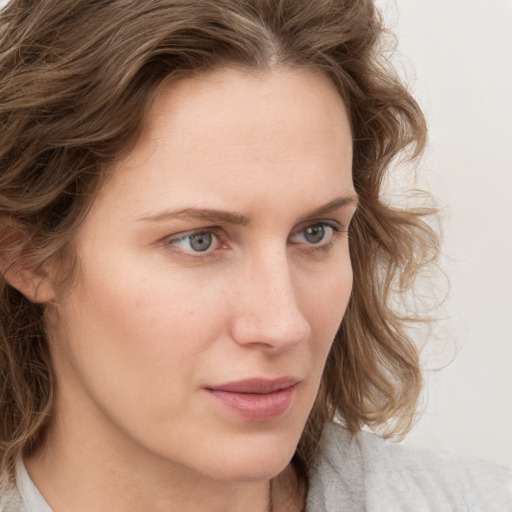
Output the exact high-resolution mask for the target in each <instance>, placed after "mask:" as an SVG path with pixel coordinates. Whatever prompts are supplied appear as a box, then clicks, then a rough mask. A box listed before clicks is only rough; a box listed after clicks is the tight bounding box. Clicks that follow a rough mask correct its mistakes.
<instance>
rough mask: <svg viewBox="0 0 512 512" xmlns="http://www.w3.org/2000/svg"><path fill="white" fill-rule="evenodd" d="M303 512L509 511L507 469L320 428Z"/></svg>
mask: <svg viewBox="0 0 512 512" xmlns="http://www.w3.org/2000/svg"><path fill="white" fill-rule="evenodd" d="M306 510H307V512H345V511H350V512H362V511H366V512H388V511H393V512H400V511H404V512H406V511H407V512H424V511H425V512H426V511H435V512H445V511H446V512H448V511H450V512H459V511H460V512H463V511H464V512H467V511H469V512H493V511H496V512H512V471H511V470H510V469H508V468H505V467H501V466H497V465H495V464H492V463H489V462H485V461H481V460H478V459H472V458H470V457H464V456H460V455H454V454H449V453H442V452H437V451H433V450H423V449H417V448H411V447H407V446H403V445H399V444H394V443H390V442H387V441H384V440H383V439H381V438H380V437H377V436H376V435H374V434H370V433H367V432H360V433H358V434H355V435H352V434H350V433H349V432H348V431H347V430H345V429H344V428H342V427H340V426H339V425H334V424H331V425H328V426H327V427H326V429H325V431H324V435H323V437H322V441H321V445H320V453H319V456H318V458H317V463H316V466H315V468H314V469H313V471H312V474H311V479H310V486H309V492H308V497H307V503H306Z"/></svg>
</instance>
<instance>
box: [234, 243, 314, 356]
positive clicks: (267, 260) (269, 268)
mask: <svg viewBox="0 0 512 512" xmlns="http://www.w3.org/2000/svg"><path fill="white" fill-rule="evenodd" d="M295 281H296V279H295V280H294V278H293V276H292V274H291V272H290V269H289V264H288V260H287V257H286V254H279V255H276V254H275V253H274V254H272V255H271V256H269V257H260V258H255V259H254V260H253V261H251V262H250V264H247V266H246V267H245V269H244V271H243V272H242V277H241V279H240V280H239V281H238V283H237V293H236V294H235V305H234V311H235V315H234V318H233V322H232V332H231V335H232V338H233V340H234V341H235V342H236V343H238V344H240V345H257V346H260V347H262V348H265V349H267V350H272V351H273V352H285V351H288V350H291V349H293V348H294V347H295V346H296V345H298V344H299V343H300V342H301V341H303V340H305V339H307V337H308V336H309V335H310V333H311V326H310V323H309V321H308V320H307V318H306V317H305V316H304V314H303V312H302V311H301V309H300V304H299V302H298V300H297V299H298V296H297V295H298V287H297V283H296V282H295Z"/></svg>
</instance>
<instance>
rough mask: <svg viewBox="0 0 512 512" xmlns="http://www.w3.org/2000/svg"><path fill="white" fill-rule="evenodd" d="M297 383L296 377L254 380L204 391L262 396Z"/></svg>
mask: <svg viewBox="0 0 512 512" xmlns="http://www.w3.org/2000/svg"><path fill="white" fill-rule="evenodd" d="M298 382H299V379H297V378H296V377H280V378H278V379H262V378H254V379H244V380H239V381H233V382H227V383H225V384H220V385H218V386H217V385H216V386H207V387H206V389H209V390H213V391H225V392H229V393H254V394H261V395H264V394H269V393H274V392H276V391H279V390H281V389H286V388H289V387H291V386H294V385H295V384H297V383H298Z"/></svg>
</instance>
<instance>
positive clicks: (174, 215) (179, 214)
mask: <svg viewBox="0 0 512 512" xmlns="http://www.w3.org/2000/svg"><path fill="white" fill-rule="evenodd" d="M357 203H358V198H357V195H348V196H343V197H337V198H335V199H333V200H332V201H329V202H328V203H326V204H324V205H322V206H320V207H319V208H316V209H315V210H313V211H311V212H309V213H307V214H306V215H304V216H303V217H302V218H301V219H300V221H303V220H306V219H308V218H311V217H318V216H321V215H325V214H327V213H330V212H333V211H335V210H338V209H340V208H344V207H346V206H354V207H357ZM175 219H178V220H191V219H192V220H201V221H205V222H211V223H212V224H234V225H238V226H247V225H248V224H250V222H251V219H250V218H249V217H247V216H245V215H242V214H240V213H236V212H229V211H225V210H217V209H212V208H182V209H179V210H165V211H163V212H159V213H156V214H154V215H147V216H144V217H140V218H139V219H137V220H138V221H145V222H162V221H169V220H175Z"/></svg>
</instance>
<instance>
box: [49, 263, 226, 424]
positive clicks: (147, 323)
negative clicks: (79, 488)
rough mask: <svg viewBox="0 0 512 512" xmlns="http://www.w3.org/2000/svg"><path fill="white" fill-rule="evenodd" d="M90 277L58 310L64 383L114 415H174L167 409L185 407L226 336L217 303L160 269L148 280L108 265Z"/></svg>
mask: <svg viewBox="0 0 512 512" xmlns="http://www.w3.org/2000/svg"><path fill="white" fill-rule="evenodd" d="M85 270H89V269H84V272H83V276H82V278H81V279H80V282H79V283H78V285H77V287H76V289H74V290H73V291H72V293H71V294H70V295H69V297H68V299H67V300H66V301H65V302H64V304H63V306H62V309H61V319H60V320H61V325H63V326H65V332H64V331H61V333H60V336H58V338H59V344H58V345H59V347H60V351H59V354H60V362H59V361H58V363H59V366H60V368H61V369H64V371H66V372H68V373H67V374H66V375H65V376H64V378H63V379H62V380H63V381H65V382H66V383H69V382H78V385H79V387H80V388H81V389H84V390H85V391H86V394H87V395H88V396H89V397H92V398H93V401H94V402H96V403H100V405H102V407H103V408H104V409H108V410H110V411H112V412H113V413H114V414H115V411H116V410H117V412H118V413H119V415H121V414H123V415H126V414H127V415H130V414H137V412H138V411H141V410H145V411H147V416H148V420H149V418H150V417H153V420H155V419H156V418H155V417H156V416H159V415H160V414H162V411H168V410H169V407H160V406H161V403H162V401H163V402H164V403H165V404H167V405H169V404H170V403H173V404H175V406H176V407H180V402H181V401H182V397H183V396H184V393H181V390H182V388H183V387H184V386H185V384H186V383H190V382H193V381H194V372H195V369H196V368H197V367H200V365H201V364H202V361H203V359H204V357H205V353H206V352H207V349H208V347H209V346H210V345H211V344H212V343H213V342H214V340H215V339H216V338H217V337H218V336H219V332H220V331H221V329H222V321H221V319H220V318H219V314H218V310H219V309H222V304H220V303H219V295H218V294H215V290H209V289H208V288H204V287H202V288H201V287H199V288H198V287H194V286H193V285H192V284H193V283H190V282H188V281H186V280H185V279H184V278H183V276H182V277H181V278H180V277H179V276H178V275H171V274H170V273H168V272H167V274H166V273H164V272H160V271H159V270H158V268H157V267H154V268H153V269H152V270H151V272H150V274H149V275H148V273H147V272H148V271H146V274H144V273H143V271H142V269H141V268H136V267H135V265H131V266H128V265H124V267H123V268H115V266H114V265H110V266H108V265H107V262H104V263H103V264H101V265H99V264H98V265H96V266H95V267H94V269H93V270H94V271H92V270H89V271H88V272H86V271H85ZM129 276H137V277H136V278H133V277H132V278H130V277H129ZM194 290H196V291H195V293H194ZM210 295H214V297H210ZM213 299H215V300H213ZM70 377H71V378H70ZM171 390H172V391H173V393H171ZM148 397H151V403H148ZM122 411H124V412H122Z"/></svg>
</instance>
